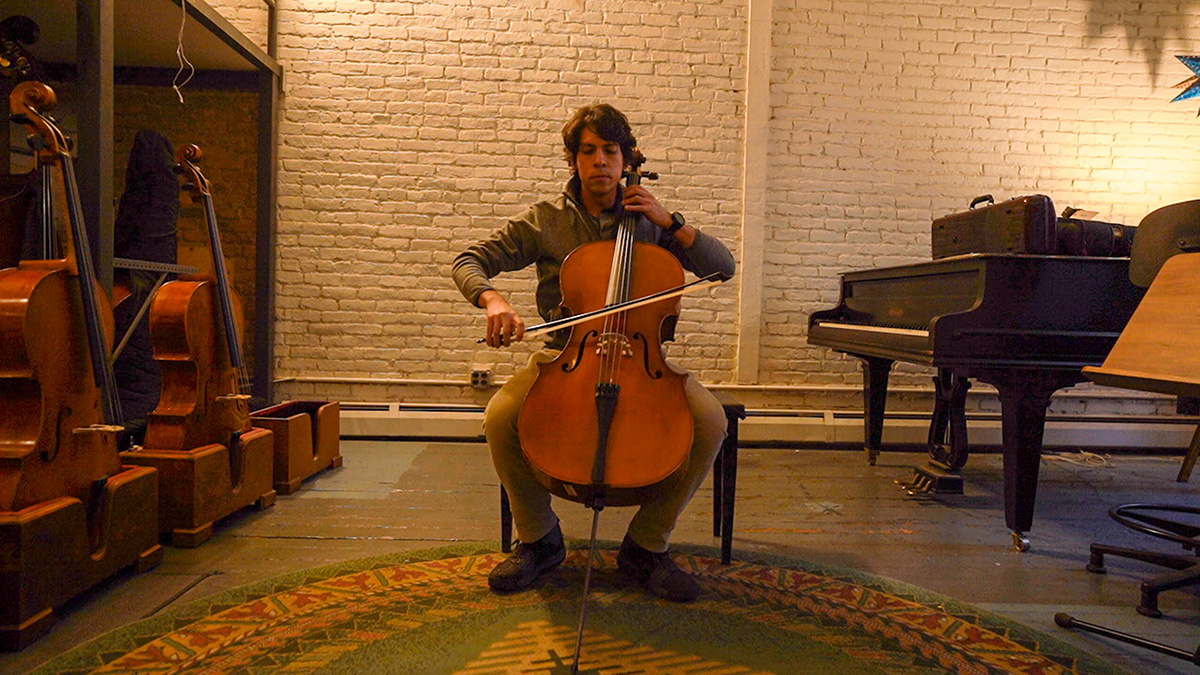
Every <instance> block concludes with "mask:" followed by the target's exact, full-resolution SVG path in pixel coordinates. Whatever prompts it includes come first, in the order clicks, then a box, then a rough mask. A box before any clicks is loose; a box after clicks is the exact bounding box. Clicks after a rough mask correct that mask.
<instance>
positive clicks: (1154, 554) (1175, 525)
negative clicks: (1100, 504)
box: [1087, 504, 1200, 619]
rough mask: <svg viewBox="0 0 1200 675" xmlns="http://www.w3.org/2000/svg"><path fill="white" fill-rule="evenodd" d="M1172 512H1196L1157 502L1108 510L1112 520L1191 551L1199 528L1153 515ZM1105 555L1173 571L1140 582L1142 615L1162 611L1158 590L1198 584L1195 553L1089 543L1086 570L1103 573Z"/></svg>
mask: <svg viewBox="0 0 1200 675" xmlns="http://www.w3.org/2000/svg"><path fill="white" fill-rule="evenodd" d="M1172 512H1174V513H1179V514H1190V515H1193V516H1194V515H1196V514H1197V513H1200V511H1198V510H1197V509H1195V508H1193V507H1187V506H1164V505H1158V504H1123V505H1120V506H1114V507H1113V508H1111V509H1109V512H1108V513H1109V516H1111V517H1112V518H1113V520H1116V521H1117V522H1118V523H1120V524H1122V525H1124V526H1125V527H1128V528H1130V529H1133V530H1136V531H1138V532H1142V533H1143V534H1147V535H1150V536H1152V537H1156V538H1159V539H1166V540H1168V541H1174V542H1176V543H1178V544H1181V545H1183V547H1184V548H1185V549H1188V550H1193V551H1194V550H1195V549H1196V546H1197V539H1196V534H1197V532H1198V531H1200V530H1197V528H1196V527H1195V526H1194V525H1191V524H1190V523H1186V522H1180V521H1174V520H1170V519H1167V518H1163V517H1160V516H1156V515H1153V514H1156V513H1172ZM1106 555H1115V556H1118V557H1121V558H1129V559H1131V560H1138V561H1141V562H1147V563H1150V564H1152V565H1158V566H1159V567H1168V568H1170V569H1172V570H1175V571H1173V572H1167V573H1164V574H1158V575H1155V576H1152V577H1150V578H1149V579H1147V580H1146V581H1144V582H1142V587H1141V601H1140V602H1139V603H1138V607H1137V611H1138V614H1141V615H1143V616H1148V617H1151V618H1154V619H1157V618H1159V617H1161V616H1162V612H1161V611H1160V610H1159V609H1158V594H1159V593H1161V592H1163V591H1169V590H1173V589H1176V588H1183V587H1185V586H1195V585H1200V557H1197V556H1195V555H1181V554H1177V553H1162V552H1159V551H1146V550H1142V549H1136V548H1128V547H1125V546H1112V545H1110V544H1092V546H1091V555H1090V556H1089V559H1088V564H1087V570H1088V571H1089V572H1094V573H1096V574H1104V573H1105V571H1106V570H1105V567H1104V556H1106Z"/></svg>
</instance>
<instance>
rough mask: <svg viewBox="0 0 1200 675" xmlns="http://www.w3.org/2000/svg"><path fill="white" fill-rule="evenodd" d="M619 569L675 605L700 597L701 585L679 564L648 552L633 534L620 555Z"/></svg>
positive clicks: (622, 547) (666, 557) (627, 536)
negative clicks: (639, 544)
mask: <svg viewBox="0 0 1200 675" xmlns="http://www.w3.org/2000/svg"><path fill="white" fill-rule="evenodd" d="M617 569H619V570H621V571H622V572H624V573H625V574H626V575H628V576H629V577H631V578H632V579H633V580H634V581H637V582H638V583H640V584H642V585H643V586H645V587H646V590H648V591H650V592H651V593H653V594H654V595H657V596H658V597H660V598H665V599H667V600H670V601H672V602H690V601H692V600H695V599H696V598H697V597H699V595H700V584H698V583H696V580H695V579H693V578H692V577H691V576H690V575H688V573H687V572H684V571H683V570H681V569H679V567H677V566H676V565H675V562H674V561H673V560H671V554H670V553H667V552H666V551H664V552H662V553H655V552H653V551H648V550H646V549H644V548H642V547H641V546H638V545H637V544H635V543H634V542H633V539H630V538H629V535H625V541H623V542H621V551H620V552H619V553H617Z"/></svg>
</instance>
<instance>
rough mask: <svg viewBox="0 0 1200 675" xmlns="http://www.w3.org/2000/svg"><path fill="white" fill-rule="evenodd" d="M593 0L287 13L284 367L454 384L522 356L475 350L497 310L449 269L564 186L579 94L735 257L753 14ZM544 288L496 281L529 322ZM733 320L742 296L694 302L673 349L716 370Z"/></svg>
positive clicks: (717, 375) (730, 8)
mask: <svg viewBox="0 0 1200 675" xmlns="http://www.w3.org/2000/svg"><path fill="white" fill-rule="evenodd" d="M587 4H588V7H587V8H586V9H585V8H582V7H581V3H577V2H562V1H543V2H532V3H518V4H515V5H514V4H513V3H507V2H498V1H489V2H478V1H476V2H454V3H447V2H422V3H406V2H357V3H337V4H336V5H331V4H329V3H322V2H295V3H290V4H289V5H287V6H285V7H282V8H281V16H280V19H281V25H280V33H281V35H280V41H279V44H280V53H279V55H280V59H281V61H282V63H283V66H284V68H285V69H286V71H287V75H286V83H287V89H286V92H285V97H284V106H283V108H284V115H283V126H282V129H281V131H282V134H281V135H282V145H281V148H280V159H281V162H282V167H281V169H282V171H281V174H280V224H279V295H278V306H279V312H280V318H281V320H280V322H279V323H278V324H277V326H276V329H277V335H278V338H277V355H278V359H279V361H278V367H279V373H280V375H283V376H286V375H289V374H305V375H347V376H355V377H396V378H429V379H460V380H461V379H465V378H466V376H467V375H468V374H469V371H470V368H471V366H472V365H473V364H483V365H487V366H490V367H493V368H495V370H496V372H497V374H498V375H499V376H500V377H505V376H507V375H508V374H509V373H511V372H512V370H513V368H514V367H516V366H517V365H519V364H523V363H524V361H525V359H526V358H527V357H528V353H529V352H528V349H527V348H522V349H517V350H512V351H503V352H495V351H492V350H488V349H487V348H486V347H479V346H476V345H475V343H474V339H475V338H476V337H478V336H480V335H482V331H483V327H484V321H483V315H482V312H481V311H480V310H478V309H475V308H472V307H471V306H470V305H469V304H467V303H466V302H465V301H464V300H463V299H462V297H461V296H460V295H459V293H458V291H457V290H456V289H455V288H454V286H453V283H452V282H451V281H450V279H449V276H448V272H449V267H450V263H451V261H452V260H453V258H454V256H455V255H456V254H457V253H458V252H459V251H460V250H461V249H462V248H463V247H465V245H466V244H468V243H469V242H471V241H473V240H475V239H479V238H482V237H484V236H486V235H488V234H489V233H490V232H491V231H492V230H494V229H496V228H497V227H499V226H500V225H501V224H502V223H503V222H504V220H505V218H507V217H510V216H514V215H516V214H518V213H519V212H520V211H522V210H523V209H524V208H525V206H526V205H527V204H528V203H529V202H531V201H532V200H534V199H535V198H541V197H544V196H549V195H552V194H554V193H556V192H558V191H559V190H560V189H561V186H562V184H563V183H564V182H565V180H566V179H567V178H568V177H569V171H568V168H567V166H566V163H565V162H564V161H563V160H562V158H561V145H562V140H561V135H560V130H561V126H562V124H563V122H564V121H565V120H566V118H567V117H568V116H569V114H570V113H571V112H572V111H573V110H574V109H575V108H576V107H578V106H579V105H582V104H585V103H591V102H595V101H610V102H612V103H614V104H615V105H617V106H618V107H619V108H621V109H622V110H623V111H624V112H625V113H626V114H627V115H628V116H629V117H630V118H631V120H632V121H633V123H634V125H635V131H636V133H637V135H638V138H639V140H640V144H641V146H642V148H643V150H644V152H645V153H646V155H647V157H648V158H649V164H648V165H647V168H648V169H651V170H656V171H659V172H660V173H662V174H663V178H662V180H661V181H660V182H659V183H658V184H657V185H656V186H655V187H654V189H655V192H656V193H657V194H658V196H659V197H660V198H661V199H662V200H663V201H664V202H665V203H666V204H668V205H669V206H670V207H672V208H678V209H680V210H683V211H685V212H687V213H688V215H689V216H690V219H691V222H694V223H696V224H697V225H699V226H700V227H703V228H704V229H705V230H706V231H709V232H712V233H713V234H715V235H717V236H719V237H721V238H722V239H724V240H726V241H728V242H729V243H730V245H731V246H733V247H735V248H736V244H737V242H736V237H737V232H738V227H739V223H738V220H737V215H736V214H737V209H738V204H739V202H738V199H739V194H740V185H739V165H740V153H741V144H740V140H739V139H740V136H741V128H740V124H741V121H740V109H741V97H742V93H741V88H742V86H743V85H742V80H743V79H744V78H743V75H742V72H741V68H742V62H743V60H744V58H745V56H744V54H743V53H742V52H743V49H742V47H741V46H740V44H741V42H742V40H743V35H744V33H745V29H744V25H743V24H744V18H743V17H744V14H745V8H744V7H742V6H740V5H738V4H736V3H723V2H707V3H700V4H698V5H697V4H696V3H684V2H671V3H657V2H641V3H637V2H635V3H627V4H624V5H622V6H621V9H620V11H619V12H618V11H607V10H604V11H601V10H597V9H593V7H596V5H595V3H587ZM681 16H686V17H687V18H686V19H684V20H681V19H680V18H679V17H681ZM681 24H682V27H680V26H681ZM532 280H533V273H532V269H531V270H528V271H527V272H525V273H521V274H516V275H510V276H507V277H502V278H500V279H499V280H498V284H499V286H500V288H501V289H502V290H503V291H504V292H505V293H507V294H509V295H510V297H511V298H512V299H513V301H514V303H515V304H516V306H517V307H518V309H519V310H520V311H522V312H523V313H524V314H525V315H526V317H527V318H528V319H530V320H531V321H532V320H536V312H535V310H534V308H533V292H532V291H533V288H532ZM736 312H737V309H736V293H734V292H733V289H732V288H731V289H722V292H718V293H716V294H715V299H713V300H707V301H700V300H695V301H693V302H689V303H688V308H687V309H686V310H685V311H684V313H683V316H682V318H681V322H680V335H687V336H688V337H687V339H686V340H684V341H681V344H680V345H679V346H678V347H675V348H673V349H672V353H673V354H675V355H677V356H678V357H679V358H680V359H681V360H684V361H686V362H687V363H688V365H689V366H690V367H691V368H693V369H694V370H696V371H698V372H700V373H702V374H703V376H704V377H706V378H707V379H710V380H720V379H723V378H724V377H726V375H725V374H726V373H727V372H729V370H730V369H731V368H732V363H733V358H734V348H733V343H734V339H733V337H734V333H735V330H736V328H735V326H736V316H737V314H736Z"/></svg>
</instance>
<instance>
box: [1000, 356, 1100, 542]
mask: <svg viewBox="0 0 1200 675" xmlns="http://www.w3.org/2000/svg"><path fill="white" fill-rule="evenodd" d="M976 378H977V379H979V380H982V381H983V382H987V383H988V384H991V385H992V386H994V387H996V389H997V390H999V392H1000V408H1001V409H1000V416H1001V435H1002V437H1003V443H1004V522H1005V523H1006V524H1007V525H1008V529H1009V530H1011V531H1012V538H1013V546H1014V547H1015V548H1016V549H1017V550H1018V551H1021V552H1025V551H1028V550H1029V546H1030V542H1029V535H1028V534H1027V533H1028V532H1029V528H1030V527H1031V526H1032V525H1033V507H1034V503H1035V502H1036V501H1037V480H1038V469H1039V468H1040V467H1041V459H1042V434H1043V432H1044V431H1045V428H1046V408H1048V407H1049V406H1050V396H1051V395H1053V394H1054V392H1055V391H1058V390H1059V389H1061V388H1063V387H1068V386H1071V385H1073V384H1076V383H1079V382H1082V381H1083V380H1084V379H1085V378H1084V377H1083V375H1082V374H1081V373H1080V372H1079V371H1078V370H1074V371H1070V370H1036V369H1024V368H1006V369H995V370H983V371H980V372H978V373H976Z"/></svg>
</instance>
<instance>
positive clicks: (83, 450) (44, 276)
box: [0, 81, 122, 511]
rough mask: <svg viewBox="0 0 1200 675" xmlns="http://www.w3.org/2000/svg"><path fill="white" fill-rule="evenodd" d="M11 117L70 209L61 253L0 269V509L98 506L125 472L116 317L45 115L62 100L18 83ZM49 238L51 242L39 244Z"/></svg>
mask: <svg viewBox="0 0 1200 675" xmlns="http://www.w3.org/2000/svg"><path fill="white" fill-rule="evenodd" d="M9 99H10V104H11V106H12V110H13V114H14V119H15V120H17V121H19V122H21V123H22V124H25V125H26V126H28V127H29V129H30V130H31V131H32V132H33V133H34V136H35V141H36V143H35V146H36V150H37V153H36V154H37V162H38V167H39V168H38V171H39V172H43V173H42V175H43V176H45V179H46V181H47V182H48V183H50V187H51V188H53V189H51V190H48V191H47V192H46V194H45V195H44V198H45V199H46V200H47V201H48V204H49V206H50V207H52V209H53V210H52V211H44V212H43V218H44V222H46V223H56V220H55V219H53V216H52V215H51V213H53V214H54V215H57V216H60V217H61V216H63V215H65V217H66V220H67V227H65V228H63V229H62V231H61V232H60V233H57V236H53V237H52V236H47V237H46V239H54V240H56V241H60V243H61V249H62V255H63V257H62V258H51V259H43V260H22V261H21V262H20V263H19V264H18V266H17V267H13V268H9V269H6V270H2V271H0V344H4V345H5V349H3V350H0V434H2V436H0V511H15V510H20V509H22V508H25V507H28V506H31V505H34V504H37V503H39V502H43V501H46V500H49V499H53V498H56V497H63V496H69V497H75V498H77V499H79V500H80V501H81V502H83V503H85V504H94V503H95V502H96V501H97V500H96V499H95V497H96V495H97V494H98V493H99V492H100V491H102V489H103V488H104V485H105V482H106V481H107V480H108V479H109V478H110V477H111V476H113V475H115V474H117V473H118V472H119V471H120V470H121V462H120V458H119V456H118V454H117V445H116V440H117V434H118V433H119V432H120V431H121V429H122V427H121V426H120V425H121V407H120V401H119V400H118V399H117V392H116V383H115V380H114V378H113V372H112V362H111V359H110V358H109V352H110V350H111V347H112V337H111V336H112V313H111V311H110V310H109V308H108V305H107V304H106V302H105V299H104V297H103V295H102V294H101V293H99V289H98V286H99V284H98V283H97V281H96V275H95V271H94V268H93V266H92V259H91V255H90V248H89V247H88V240H87V230H86V228H85V227H84V222H83V213H82V209H81V207H80V203H79V188H78V185H77V183H76V179H75V170H74V165H73V163H72V158H71V154H70V149H69V145H68V142H67V139H66V137H65V136H64V135H63V134H62V132H61V131H59V130H58V128H57V127H56V126H55V125H54V123H53V121H52V120H51V119H50V118H49V117H47V116H46V113H47V112H49V111H50V110H53V109H54V107H55V105H56V103H57V99H56V97H55V94H54V91H53V90H52V89H51V88H50V87H48V86H46V85H45V84H43V83H41V82H36V81H28V82H23V83H21V84H19V85H17V86H16V87H15V88H14V89H13V91H12V93H11V95H10V97H9ZM43 243H44V244H48V243H49V242H45V241H44V242H43Z"/></svg>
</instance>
